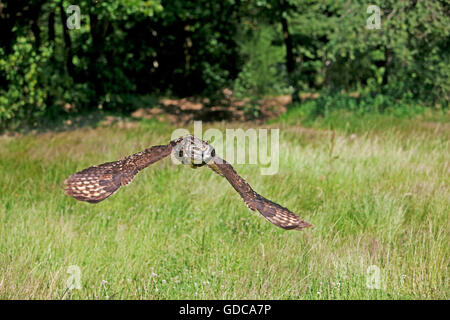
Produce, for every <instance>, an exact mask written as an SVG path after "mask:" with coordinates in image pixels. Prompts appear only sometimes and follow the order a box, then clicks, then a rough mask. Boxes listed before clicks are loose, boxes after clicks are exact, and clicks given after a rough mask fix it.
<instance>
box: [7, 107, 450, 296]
mask: <svg viewBox="0 0 450 320" xmlns="http://www.w3.org/2000/svg"><path fill="white" fill-rule="evenodd" d="M340 117H341V118H339V117H338V116H336V117H335V118H332V117H331V118H327V119H323V120H319V121H315V122H312V123H308V125H307V126H305V124H303V123H302V121H301V119H300V117H297V115H296V113H295V112H293V113H291V114H290V115H289V114H288V115H287V116H286V115H285V116H283V117H282V118H280V119H278V120H276V121H271V122H270V123H267V124H265V125H256V124H250V123H246V124H242V123H209V124H204V130H206V129H208V128H217V129H219V130H222V131H223V132H225V129H226V128H238V127H242V128H244V129H247V128H260V127H264V128H279V129H280V158H279V159H280V165H279V170H278V173H277V174H276V175H273V176H264V175H261V174H260V170H259V166H258V165H235V168H236V170H237V171H238V173H239V174H241V175H242V176H243V177H244V178H245V179H246V180H247V181H248V182H249V183H250V184H251V185H252V187H253V188H254V189H255V190H256V191H258V192H259V193H261V194H262V195H264V196H265V197H267V198H269V199H271V200H273V201H275V202H278V203H280V204H281V205H283V206H286V207H288V208H289V209H291V210H292V211H293V212H295V213H297V214H299V215H300V216H301V217H302V218H304V219H305V220H306V221H308V222H310V223H312V224H313V225H314V227H313V228H311V229H305V230H303V231H302V232H298V231H285V230H282V229H280V228H277V227H275V226H274V225H272V224H271V223H269V222H268V221H267V220H265V219H263V218H261V217H260V216H259V214H258V213H254V212H251V211H249V210H248V209H247V207H246V206H245V205H244V203H243V202H242V200H241V198H240V197H239V195H238V194H237V193H236V192H235V191H234V189H233V188H232V187H231V186H230V185H229V184H228V182H227V181H226V180H225V179H223V178H221V177H220V176H218V175H217V174H215V173H214V172H212V171H211V170H209V169H207V168H198V169H196V170H193V169H191V168H189V167H183V166H175V165H173V164H172V162H171V161H170V159H165V160H163V161H160V162H157V163H155V164H154V165H152V166H150V167H149V168H147V169H146V170H144V171H142V172H141V173H139V175H138V176H137V177H136V178H135V179H134V181H133V183H131V184H130V185H128V186H127V187H124V188H121V189H120V190H119V191H118V192H117V193H116V194H114V195H113V196H112V197H110V198H108V199H107V200H105V201H103V202H100V203H98V204H96V205H92V204H88V203H83V202H79V201H76V200H74V199H72V198H70V197H68V196H66V195H65V194H64V192H63V190H62V182H63V181H64V179H65V178H67V177H68V176H69V175H70V174H72V173H74V172H76V171H79V170H81V169H83V168H85V167H88V166H91V165H94V164H100V163H103V162H106V161H113V160H116V159H119V158H121V157H124V156H126V155H128V154H131V153H134V152H137V151H140V150H142V149H144V148H146V147H149V146H151V145H155V144H166V143H167V142H168V140H169V138H170V135H171V133H172V131H173V130H174V129H175V127H174V126H171V125H168V124H164V123H159V122H156V121H150V120H142V121H140V122H137V123H136V124H135V125H134V126H130V128H125V127H123V126H118V125H112V126H109V127H101V126H98V127H84V128H79V129H76V130H72V131H62V132H45V133H40V134H36V135H32V134H25V135H22V136H17V137H9V136H2V137H0V155H1V156H0V168H1V174H0V299H86V298H87V299H186V298H187V299H448V298H449V293H450V288H449V281H448V274H449V273H448V267H449V262H450V249H449V240H450V234H449V225H450V224H449V212H450V208H449V205H450V192H449V173H450V171H449V170H450V162H449V161H450V152H449V150H450V146H449V141H450V140H449V138H450V126H449V123H450V118H449V116H448V113H447V114H444V113H442V112H440V113H439V114H434V113H432V114H429V115H422V116H416V117H412V118H395V117H391V116H382V115H376V116H375V115H374V116H364V117H357V118H355V117H351V116H349V115H340ZM346 117H347V118H348V119H347V118H346ZM334 123H336V124H337V123H339V124H340V125H334ZM191 127H192V126H191ZM187 128H189V126H188V127H187ZM331 129H332V130H331ZM333 131H334V132H335V133H334V134H333V133H332V132H333ZM333 136H334V138H333ZM69 266H78V267H79V270H81V277H80V279H81V281H80V284H81V288H80V289H77V288H75V289H72V290H69V289H67V283H68V279H69V278H70V277H71V273H68V271H70V269H69ZM370 266H375V267H370ZM369 267H370V268H369ZM368 268H369V269H368ZM374 268H375V270H376V269H377V268H378V270H379V271H380V273H379V275H380V286H379V288H378V289H375V288H369V287H368V286H367V281H368V279H372V277H373V276H374V273H373V272H374V271H373V270H374Z"/></svg>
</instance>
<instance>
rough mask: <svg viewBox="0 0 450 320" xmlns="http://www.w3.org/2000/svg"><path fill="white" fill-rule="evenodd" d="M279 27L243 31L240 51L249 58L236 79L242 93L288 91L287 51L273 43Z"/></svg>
mask: <svg viewBox="0 0 450 320" xmlns="http://www.w3.org/2000/svg"><path fill="white" fill-rule="evenodd" d="M276 37H277V35H276V31H275V30H273V28H272V27H270V26H263V27H258V28H257V29H256V30H252V29H250V30H248V31H247V32H246V33H245V34H243V35H241V39H240V41H239V45H240V52H241V54H242V55H243V59H244V61H245V63H244V65H243V67H242V71H241V72H240V73H239V74H238V76H237V79H236V81H235V83H234V92H235V94H236V96H238V97H241V98H242V97H248V96H250V97H256V98H261V97H264V96H275V95H280V94H283V93H286V92H287V88H286V86H287V80H286V79H287V75H286V70H285V68H284V57H285V53H284V50H283V48H282V47H280V46H276V45H274V44H273V42H274V40H275V39H276Z"/></svg>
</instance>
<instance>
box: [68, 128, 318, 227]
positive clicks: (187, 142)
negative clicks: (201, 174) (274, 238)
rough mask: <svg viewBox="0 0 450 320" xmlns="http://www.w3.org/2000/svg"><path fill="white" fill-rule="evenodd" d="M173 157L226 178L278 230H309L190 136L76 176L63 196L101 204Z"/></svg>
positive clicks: (205, 145) (306, 223)
mask: <svg viewBox="0 0 450 320" xmlns="http://www.w3.org/2000/svg"><path fill="white" fill-rule="evenodd" d="M172 153H173V155H174V156H175V158H177V159H178V160H179V161H180V162H182V163H183V164H189V165H191V166H193V167H199V166H204V165H207V166H208V167H209V168H211V169H212V170H214V171H215V172H216V173H218V174H220V175H221V176H223V177H225V178H226V179H227V180H228V182H229V183H230V184H231V185H232V186H233V188H234V189H235V190H236V191H237V192H238V193H239V194H240V195H241V197H242V199H243V200H244V202H245V204H246V205H247V207H248V208H250V209H251V210H253V211H258V212H260V213H261V215H262V216H264V217H265V218H266V219H267V220H269V221H270V222H272V223H273V224H275V225H277V226H278V227H281V228H284V229H296V230H301V229H303V228H307V227H311V226H312V225H311V224H309V223H308V222H306V221H303V220H302V219H300V218H299V217H298V216H297V215H295V214H294V213H292V212H291V211H290V210H289V209H287V208H284V207H282V206H280V205H278V204H276V203H274V202H272V201H270V200H268V199H266V198H264V197H263V196H261V195H260V194H258V193H256V192H255V191H254V190H253V189H252V188H251V187H250V185H249V184H248V183H247V182H246V181H245V180H244V179H243V178H242V177H241V176H239V175H238V174H237V172H236V171H235V170H234V169H233V167H232V166H231V165H230V164H229V163H228V162H226V161H225V160H224V159H221V158H219V157H217V156H216V155H215V150H214V148H213V147H212V146H211V145H210V144H208V143H207V142H206V141H202V140H200V139H198V138H196V137H194V136H192V135H187V136H185V137H182V138H178V139H175V140H173V141H171V142H170V143H169V144H167V145H160V146H153V147H151V148H149V149H145V150H144V151H141V152H138V153H135V154H133V155H131V156H128V157H126V158H124V159H122V160H118V161H114V162H107V163H104V164H101V165H98V166H92V167H89V168H87V169H84V170H82V171H80V172H77V173H75V174H73V175H71V176H70V177H69V178H67V180H66V181H65V192H66V193H67V194H68V195H70V196H72V197H74V198H75V199H77V200H81V201H87V202H90V203H97V202H100V201H102V200H104V199H106V198H108V197H109V196H111V195H112V194H113V193H114V192H116V191H117V190H118V189H119V188H120V187H121V186H124V185H127V184H129V183H130V182H131V181H132V180H133V178H134V177H135V176H136V174H137V173H138V172H139V171H141V170H142V169H144V168H146V167H148V166H149V165H151V164H152V163H154V162H156V161H158V160H161V159H163V158H165V157H167V156H169V155H170V154H172Z"/></svg>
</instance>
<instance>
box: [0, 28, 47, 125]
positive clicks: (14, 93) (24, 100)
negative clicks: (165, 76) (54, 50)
mask: <svg viewBox="0 0 450 320" xmlns="http://www.w3.org/2000/svg"><path fill="white" fill-rule="evenodd" d="M50 56H51V52H50V51H48V50H42V51H40V52H39V53H36V51H35V50H34V48H33V45H32V44H31V43H30V42H29V41H27V39H26V38H23V37H20V38H18V39H17V42H16V44H14V46H13V48H12V53H11V54H9V55H6V54H5V52H4V50H2V49H0V72H1V73H2V74H4V76H5V78H6V80H7V81H8V87H7V89H6V90H5V89H0V125H5V124H6V123H9V122H11V121H14V120H21V119H32V118H35V117H39V116H41V115H43V114H44V111H45V109H46V107H47V105H46V100H47V98H48V92H47V90H46V88H45V85H46V84H47V81H48V79H47V78H46V75H45V73H44V68H45V64H46V63H47V62H48V59H49V57H50Z"/></svg>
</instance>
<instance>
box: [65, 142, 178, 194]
mask: <svg viewBox="0 0 450 320" xmlns="http://www.w3.org/2000/svg"><path fill="white" fill-rule="evenodd" d="M178 142H179V141H178V140H174V141H171V142H170V143H169V144H168V145H161V146H153V147H151V148H149V149H145V150H144V151H141V152H138V153H135V154H133V155H131V156H128V157H126V158H124V159H122V160H118V161H114V162H106V163H103V164H101V165H98V166H92V167H89V168H87V169H84V170H82V171H80V172H77V173H75V174H73V175H71V176H70V177H69V178H67V180H66V181H64V190H65V192H66V194H67V195H69V196H72V197H74V198H75V199H77V200H81V201H87V202H90V203H97V202H100V201H102V200H105V199H106V198H108V197H109V196H110V195H112V194H113V193H114V192H116V191H117V190H118V189H119V188H120V187H121V186H124V185H127V184H129V183H130V182H131V181H132V180H133V178H134V177H135V176H136V174H137V173H138V172H139V171H140V170H142V169H144V168H146V167H148V166H149V165H151V164H152V163H154V162H156V161H158V160H161V159H163V158H165V157H167V156H168V155H170V153H171V152H172V150H173V147H174V146H175V145H176V143H178Z"/></svg>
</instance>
